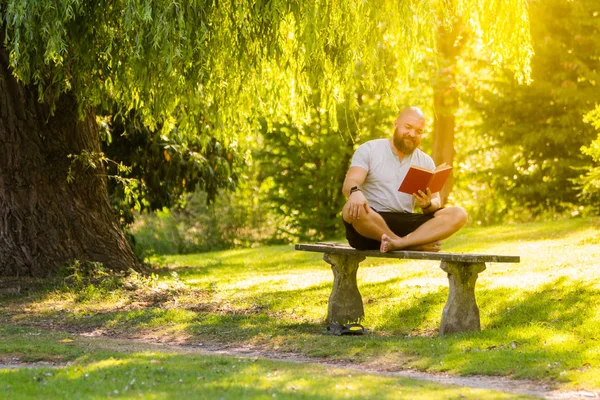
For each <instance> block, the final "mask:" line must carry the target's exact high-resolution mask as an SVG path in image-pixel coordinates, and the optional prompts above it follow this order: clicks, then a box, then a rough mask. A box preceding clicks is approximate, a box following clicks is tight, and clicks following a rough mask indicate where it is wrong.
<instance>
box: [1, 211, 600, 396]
mask: <svg viewBox="0 0 600 400" xmlns="http://www.w3.org/2000/svg"><path fill="white" fill-rule="evenodd" d="M444 251H452V252H476V253H495V254H511V255H520V256H521V263H520V264H501V263H489V264H488V268H487V270H486V271H484V272H483V273H481V274H480V277H479V280H478V283H477V288H476V295H477V300H478V304H479V307H480V311H481V322H482V331H481V332H478V333H469V334H459V335H450V336H447V337H443V338H440V337H438V335H437V329H438V326H439V322H440V317H441V312H442V309H443V306H444V303H445V300H446V297H447V292H448V282H447V278H446V276H445V274H444V273H443V271H441V270H440V269H439V268H438V263H437V262H435V261H399V260H389V259H368V260H366V261H365V262H364V263H363V264H362V266H361V268H360V269H359V272H358V285H359V289H360V291H361V293H362V296H363V300H364V303H365V314H366V316H365V320H364V322H363V325H365V326H366V327H368V328H369V329H370V330H371V333H370V334H369V335H367V336H364V337H332V336H327V335H323V334H322V332H323V330H324V328H325V326H324V324H323V321H324V317H325V314H326V308H327V298H328V296H329V293H330V291H331V284H332V274H331V271H330V270H329V266H328V264H326V263H325V262H324V261H323V260H322V255H320V254H317V253H306V252H297V251H294V250H293V247H292V246H273V247H262V248H257V249H246V250H233V251H222V252H214V253H207V254H194V255H180V256H169V257H166V258H165V260H164V261H165V262H166V265H167V268H166V269H163V270H162V272H161V273H159V276H158V277H157V278H156V279H145V278H140V277H137V278H136V277H133V278H129V279H127V280H125V281H124V282H117V283H115V282H113V281H110V280H109V281H106V282H104V283H102V284H97V285H95V286H92V285H85V284H82V285H80V286H77V285H75V286H71V287H68V286H65V287H59V288H56V287H55V288H50V289H44V290H42V289H39V290H32V291H31V292H30V293H29V294H28V295H26V296H23V295H21V296H12V297H6V296H5V297H4V298H3V299H2V303H1V304H2V308H1V309H0V321H1V322H3V323H4V324H9V325H15V324H16V325H25V324H27V325H33V326H38V327H48V326H52V327H54V328H60V329H70V330H72V331H86V332H95V333H96V334H100V333H102V334H111V335H119V336H121V337H143V338H145V339H150V340H157V341H158V340H160V341H172V342H177V343H184V344H197V343H203V344H211V343H213V344H214V343H219V344H234V345H245V346H253V347H254V348H257V349H263V350H269V351H279V352H295V353H298V354H301V355H305V356H310V357H318V358H327V359H328V360H346V361H350V362H353V363H356V364H361V363H365V364H368V365H369V366H371V367H373V368H381V369H387V370H394V369H396V370H397V369H405V368H416V369H419V370H423V371H448V372H450V373H453V374H459V375H468V374H487V375H502V376H511V377H514V378H531V379H536V380H543V381H549V382H553V383H555V384H557V385H558V386H559V387H561V388H565V389H573V388H581V389H588V390H594V389H596V390H597V389H598V388H600V334H599V333H598V332H600V219H598V218H588V219H582V218H580V219H572V220H563V221H554V222H546V223H532V224H521V225H505V226H498V227H492V228H469V229H465V230H463V231H461V232H460V233H459V234H458V235H456V236H455V237H453V238H452V239H450V240H448V241H447V242H445V243H444ZM5 343H6V341H5V340H3V341H2V344H0V354H1V353H5V354H18V356H19V357H23V358H24V359H27V360H36V359H45V358H47V357H50V354H53V352H54V350H48V349H46V350H43V349H42V350H39V349H38V350H36V349H34V348H30V349H28V350H27V352H25V351H23V348H22V347H19V346H18V345H17V346H15V347H11V345H9V344H5ZM23 346H24V345H23ZM63 357H64V358H65V359H75V360H80V358H81V356H80V355H68V354H67V355H63ZM129 357H130V356H127V357H126V358H127V359H129ZM135 357H141V358H143V357H146V356H143V355H142V356H135ZM178 357H182V356H178ZM230 361H231V360H230ZM230 361H227V362H230ZM128 362H129V361H128ZM132 362H133V361H132ZM165 362H167V361H165ZM190 362H198V363H201V362H204V361H202V360H201V359H200V358H198V360H197V361H190ZM206 362H209V361H206ZM211 362H212V361H211ZM117 364H118V363H117ZM69 368H75V367H69ZM311 368H312V367H311ZM111 369H112V368H111ZM115 369H116V370H118V368H116V367H115ZM4 373H6V372H4ZM10 373H11V374H17V373H16V372H10ZM27 373H31V374H33V373H34V372H33V371H29V372H27V371H23V372H18V374H24V376H25V375H26V374H27ZM311 373H314V374H315V375H314V376H315V379H317V377H318V376H320V374H321V373H320V372H315V371H314V370H313V371H312V372H311ZM65 374H67V372H65ZM24 379H27V378H24ZM186 379H187V378H186ZM194 379H195V378H194ZM209 379H212V378H209ZM369 379H372V378H368V379H366V381H365V382H367V383H368V381H369ZM334 386H335V385H334ZM367 386H368V385H367ZM316 387H319V386H318V385H317V386H316ZM279 388H280V389H281V387H279ZM361 390H363V389H361ZM365 390H367V389H365ZM307 393H308V392H307ZM281 394H283V393H281ZM315 396H316V395H315ZM375 396H376V395H375ZM407 396H408V395H407ZM310 397H311V398H318V397H313V395H310ZM325 397H327V398H330V397H331V395H329V394H328V395H327V396H325ZM409 397H411V396H409Z"/></svg>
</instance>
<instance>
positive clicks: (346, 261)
mask: <svg viewBox="0 0 600 400" xmlns="http://www.w3.org/2000/svg"><path fill="white" fill-rule="evenodd" d="M323 259H324V260H325V261H326V262H328V263H329V264H331V269H332V271H333V289H332V291H331V295H329V304H328V306H327V323H328V324H332V323H335V324H340V325H343V324H347V323H349V322H359V321H360V320H362V318H363V317H364V316H365V311H364V308H363V302H362V296H361V295H360V292H359V291H358V286H357V285H356V272H357V271H358V264H360V262H361V261H363V260H364V259H365V257H364V256H348V255H343V254H328V253H325V255H323Z"/></svg>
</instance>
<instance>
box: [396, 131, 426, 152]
mask: <svg viewBox="0 0 600 400" xmlns="http://www.w3.org/2000/svg"><path fill="white" fill-rule="evenodd" d="M406 142H408V144H407V143H406ZM419 144H420V141H419V139H417V138H414V139H413V138H411V137H409V136H401V135H399V134H396V135H394V147H395V148H396V150H398V151H399V152H400V153H402V154H405V155H410V154H412V153H413V151H415V150H416V149H417V147H419Z"/></svg>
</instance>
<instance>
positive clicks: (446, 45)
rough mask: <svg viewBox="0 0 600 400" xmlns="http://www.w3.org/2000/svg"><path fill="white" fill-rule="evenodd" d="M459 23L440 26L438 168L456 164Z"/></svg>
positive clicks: (435, 91) (445, 191) (444, 194)
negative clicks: (451, 25) (447, 26)
mask: <svg viewBox="0 0 600 400" xmlns="http://www.w3.org/2000/svg"><path fill="white" fill-rule="evenodd" d="M462 32H463V29H462V26H461V24H460V23H458V22H457V23H455V24H454V26H453V27H452V29H451V30H450V29H448V28H446V27H444V26H442V25H440V26H439V27H438V37H437V43H438V46H437V47H438V54H439V55H440V60H439V65H440V68H439V70H438V73H437V78H436V81H435V82H434V83H433V108H434V122H433V145H432V147H433V149H432V150H433V151H432V153H433V154H432V155H433V160H434V161H435V163H436V165H439V164H441V163H446V164H448V165H453V163H454V153H455V150H454V130H455V117H454V115H455V114H456V111H457V110H458V105H459V103H458V91H457V89H456V61H457V58H458V56H459V54H460V50H461V48H462V46H463V43H464V38H463V37H462V36H461V34H462ZM453 186H454V176H453V175H450V177H449V178H448V181H447V182H446V184H445V185H444V188H443V189H442V191H441V192H440V197H441V199H442V205H444V204H446V202H447V200H448V196H449V195H450V192H452V187H453Z"/></svg>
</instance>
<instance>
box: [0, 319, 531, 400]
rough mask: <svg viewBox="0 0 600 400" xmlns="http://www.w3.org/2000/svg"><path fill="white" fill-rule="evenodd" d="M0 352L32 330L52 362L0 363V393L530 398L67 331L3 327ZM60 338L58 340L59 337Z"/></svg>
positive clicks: (29, 396) (43, 395)
mask: <svg viewBox="0 0 600 400" xmlns="http://www.w3.org/2000/svg"><path fill="white" fill-rule="evenodd" d="M0 336H2V338H3V340H2V341H1V342H0V349H2V352H9V353H10V352H14V351H16V350H17V349H18V351H23V350H24V349H25V348H26V346H25V345H26V343H25V342H23V341H22V338H24V337H27V336H30V337H31V336H35V337H36V338H37V340H36V341H37V347H38V349H43V353H44V356H45V357H48V355H52V356H53V357H54V359H56V360H63V361H69V362H70V363H69V364H66V365H60V366H57V367H53V368H50V367H39V366H28V367H21V368H10V369H8V368H4V369H1V368H0V397H1V398H3V399H39V398H69V399H83V398H85V399H89V398H113V397H114V398H198V399H200V398H201V399H209V400H210V399H267V398H269V399H273V398H277V399H348V398H350V399H359V398H377V399H439V398H461V399H480V398H486V399H526V398H529V397H527V396H520V395H513V394H506V393H499V392H494V391H490V390H480V389H470V388H461V387H456V386H448V385H440V384H435V383H430V382H423V381H417V380H413V379H406V378H398V377H386V376H374V375H369V374H361V373H357V372H355V371H349V370H346V369H342V368H333V367H323V366H316V365H307V364H299V363H289V362H277V361H268V360H262V359H256V358H246V357H228V356H207V355H199V354H177V353H175V352H172V351H170V352H156V351H148V350H146V351H136V350H132V351H123V350H121V351H107V350H104V349H102V347H108V346H110V343H107V344H104V345H103V346H101V347H100V348H95V347H94V346H93V342H90V341H89V340H86V339H85V338H78V337H73V336H71V335H69V334H66V333H64V332H45V331H40V330H34V329H28V328H14V327H7V326H0ZM61 338H62V339H61Z"/></svg>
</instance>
